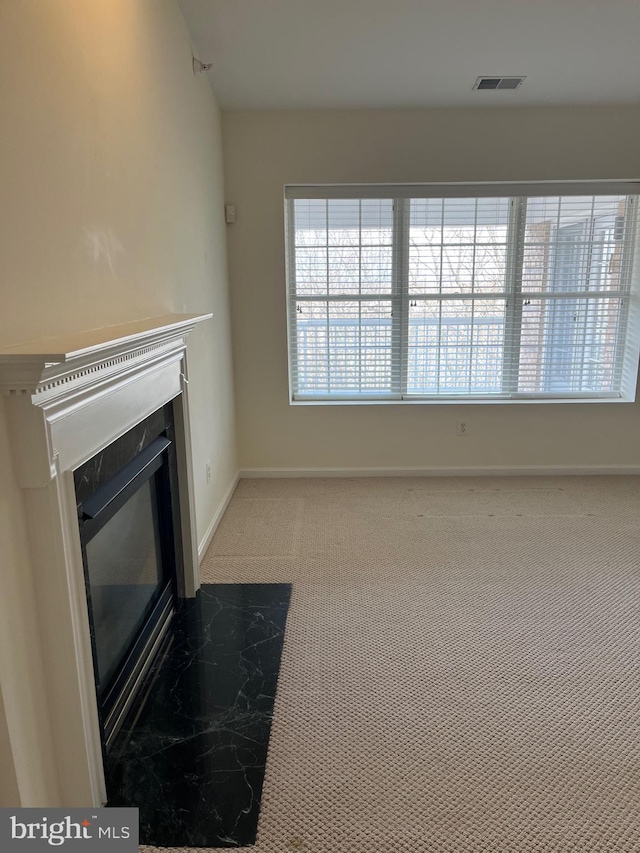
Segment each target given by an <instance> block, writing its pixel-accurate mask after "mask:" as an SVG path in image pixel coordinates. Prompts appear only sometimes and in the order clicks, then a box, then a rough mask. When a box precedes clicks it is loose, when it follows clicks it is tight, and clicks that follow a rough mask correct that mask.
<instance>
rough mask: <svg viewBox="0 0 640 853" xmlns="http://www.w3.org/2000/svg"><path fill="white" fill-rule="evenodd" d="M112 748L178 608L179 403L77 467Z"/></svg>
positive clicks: (106, 734) (101, 691)
mask: <svg viewBox="0 0 640 853" xmlns="http://www.w3.org/2000/svg"><path fill="white" fill-rule="evenodd" d="M74 483H75V489H76V497H77V499H78V523H79V528H80V542H81V547H82V561H83V565H84V578H85V585H86V591H87V606H88V612H89V626H90V630H91V643H92V652H93V666H94V674H95V682H96V695H97V700H98V713H99V716H100V726H101V730H102V739H103V745H104V748H105V750H108V749H109V747H110V745H111V743H112V741H113V739H114V738H115V736H116V734H117V733H118V729H119V727H120V725H121V723H122V721H123V719H124V718H125V716H126V714H127V712H128V711H129V709H130V708H131V707H132V706H135V700H136V696H137V693H138V690H139V686H140V684H141V683H142V682H143V679H144V676H145V674H146V672H147V671H148V670H149V668H150V666H151V664H152V663H153V660H154V657H155V655H156V653H157V651H158V649H159V647H160V645H161V643H162V638H163V637H164V635H165V633H166V631H167V629H168V627H169V623H170V621H171V619H172V617H173V615H174V612H175V604H176V597H177V578H178V574H181V569H182V552H181V548H180V537H179V531H180V518H179V512H180V509H179V496H178V477H177V466H176V453H175V433H174V427H173V405H172V404H168V405H166V406H164V407H163V408H162V409H160V410H159V411H158V412H155V413H154V414H152V415H150V416H149V417H148V418H146V419H145V420H144V421H143V422H142V423H140V424H137V425H136V426H135V427H134V428H133V429H131V430H129V432H127V433H126V434H125V435H124V436H122V437H121V438H119V439H117V440H116V441H114V442H113V443H112V444H110V445H109V446H108V447H107V448H105V449H104V450H102V451H101V452H100V453H98V454H96V455H95V456H94V457H93V458H91V459H90V460H88V461H87V462H85V463H84V464H83V465H81V466H80V467H78V468H77V469H76V470H75V471H74Z"/></svg>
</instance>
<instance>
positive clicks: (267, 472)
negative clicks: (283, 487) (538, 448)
mask: <svg viewBox="0 0 640 853" xmlns="http://www.w3.org/2000/svg"><path fill="white" fill-rule="evenodd" d="M596 474H640V465H524V466H519V467H515V466H513V467H512V466H509V465H489V466H472V467H468V468H465V467H433V468H242V469H241V470H240V479H245V480H251V479H258V478H266V477H274V478H275V477H283V478H287V477H292V478H293V477H527V476H531V477H541V476H544V477H550V476H551V477H565V476H583V477H584V476H592V475H596Z"/></svg>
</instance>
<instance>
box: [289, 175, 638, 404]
mask: <svg viewBox="0 0 640 853" xmlns="http://www.w3.org/2000/svg"><path fill="white" fill-rule="evenodd" d="M544 195H550V196H554V195H558V196H560V195H561V196H571V195H573V196H579V195H627V196H631V197H635V200H636V204H635V205H634V208H633V212H632V216H631V218H630V229H629V230H630V232H631V233H632V234H633V235H634V236H633V237H631V238H630V243H631V244H635V246H636V247H637V248H638V250H637V251H635V252H634V256H633V267H632V268H631V269H629V271H628V277H629V291H628V292H625V291H610V290H607V291H590V292H589V297H590V298H598V296H602V297H606V298H611V297H612V296H613V297H615V296H616V295H618V296H619V297H620V298H628V300H629V307H628V311H627V312H626V313H625V329H624V331H623V333H622V335H621V338H620V344H621V345H622V347H623V352H622V354H621V356H620V361H621V382H620V388H621V391H620V392H602V393H601V394H596V395H594V394H592V393H583V394H580V393H578V394H572V395H571V396H566V395H565V394H561V393H559V394H554V393H551V392H549V393H544V394H531V393H523V392H517V391H516V390H515V389H512V390H511V391H510V392H505V393H495V394H490V395H471V394H469V395H462V394H461V395H445V394H440V395H432V396H429V395H419V394H402V393H401V389H402V388H403V387H406V381H404V380H405V379H406V377H405V376H404V374H405V373H406V370H407V365H408V358H406V357H405V358H403V357H402V355H401V354H400V355H399V356H398V355H396V357H399V363H400V368H401V373H400V377H399V380H398V387H397V388H395V390H394V391H393V392H391V393H388V392H381V393H379V394H378V393H372V394H369V395H367V394H359V395H358V396H357V397H354V396H352V395H351V394H349V393H345V394H344V395H342V394H339V393H332V394H330V395H322V394H313V395H300V394H296V393H295V392H294V389H293V375H294V371H293V364H294V359H297V340H296V334H295V333H294V329H295V322H294V321H295V318H292V312H293V311H295V310H296V303H297V302H299V301H313V300H317V299H318V297H317V296H297V295H296V296H294V294H293V293H292V288H291V286H290V282H291V278H292V271H293V270H294V269H295V245H294V244H295V240H294V239H291V237H292V236H293V234H294V230H293V229H292V228H291V224H292V223H293V222H294V204H295V201H296V200H297V199H328V200H333V199H354V198H357V199H367V198H369V199H393V200H394V201H396V202H400V203H399V204H397V203H396V204H394V214H393V231H394V238H393V241H392V246H393V265H394V268H395V267H396V265H397V266H398V267H400V270H399V272H398V273H397V274H396V273H395V272H394V275H393V286H392V291H391V295H390V296H389V297H388V298H389V299H390V301H391V302H392V304H393V307H394V311H393V313H394V315H395V314H396V310H395V309H396V308H401V310H400V311H399V312H398V313H399V314H400V322H399V323H397V322H396V323H394V324H393V330H392V335H393V338H394V343H393V344H392V357H393V353H394V352H395V351H396V349H397V352H398V353H401V348H402V340H403V339H405V335H406V333H407V326H408V317H407V316H405V315H407V314H408V310H407V309H408V305H409V301H410V298H412V297H413V296H414V294H409V293H408V291H407V292H406V293H405V284H406V282H407V280H408V245H407V246H404V243H405V242H406V243H407V244H408V240H409V229H408V228H406V227H405V222H406V217H407V216H408V210H409V201H410V199H412V198H438V199H440V198H444V199H447V198H474V197H475V198H483V197H485V198H486V197H489V198H492V197H501V198H509V199H510V201H511V213H510V219H509V222H510V224H509V231H508V233H518V231H519V230H520V228H521V225H522V220H523V218H524V217H525V216H526V200H527V198H529V197H536V196H544ZM639 196H640V180H637V179H632V180H621V181H598V180H596V181H588V182H584V181H581V182H577V181H570V182H567V181H546V182H519V183H512V182H504V183H493V182H491V183H488V182H475V183H428V184H322V185H310V184H288V185H285V187H284V202H285V203H284V240H285V258H286V308H287V355H288V386H289V403H290V405H293V406H298V405H302V406H309V405H321V406H327V405H330V406H331V405H338V406H345V405H346V406H361V405H374V406H377V405H399V404H400V405H425V404H426V405H434V404H435V405H497V404H499V405H504V404H505V403H509V404H519V405H521V404H528V405H530V404H532V403H541V404H546V403H554V404H558V403H566V404H574V403H579V404H584V403H592V404H593V403H628V402H635V400H636V387H637V380H638V363H639V360H640V287H639V286H638V285H639V284H640V281H639V279H640V258H639V256H640V215H639V210H638V208H639V206H640V198H639ZM402 202H405V203H404V204H403V203H402ZM512 216H513V217H514V221H513V222H512V219H511V217H512ZM398 234H400V235H402V237H403V240H400V239H398V238H397V235H398ZM404 238H406V239H404ZM399 249H400V250H399ZM507 252H508V256H507V267H508V268H507V273H506V276H505V279H506V285H507V286H506V288H505V291H504V292H503V293H500V294H497V293H496V294H487V298H490V297H492V298H496V297H503V296H504V297H506V298H507V301H508V302H511V303H512V305H511V306H510V307H508V308H507V311H506V313H505V322H506V327H505V340H506V338H507V331H508V332H509V341H510V343H509V349H510V351H511V353H513V348H514V347H516V348H518V349H519V342H517V341H516V340H514V338H516V337H517V338H519V336H520V333H521V323H518V322H517V317H518V315H521V311H522V306H523V301H524V299H526V298H536V299H540V294H539V293H528V292H523V291H522V289H521V275H522V259H521V257H520V258H518V255H521V254H522V245H521V241H519V240H512V241H509V244H508V248H507ZM513 253H516V256H515V257H511V258H510V257H509V256H511V255H512V254H513ZM509 267H511V272H510V271H509ZM511 288H513V289H511ZM385 296H386V295H385ZM415 296H416V298H420V299H423V298H430V299H431V298H432V299H434V300H436V301H438V300H442V299H443V296H442V294H428V295H425V294H422V295H421V294H415ZM451 296H452V295H450V294H447V297H446V298H447V299H448V298H451ZM510 296H511V298H509V297H510ZM584 296H585V292H584V291H578V292H575V293H571V292H561V293H559V294H557V295H553V296H550V295H549V294H546V295H545V296H544V298H545V299H549V298H551V299H564V298H584ZM339 298H344V299H345V300H351V301H353V299H354V296H352V295H349V294H344V295H341V296H338V297H336V296H335V295H334V296H333V297H331V301H336V299H339ZM364 298H365V299H366V298H367V297H366V296H365V297H364ZM370 298H371V299H372V300H380V298H381V296H380V295H379V294H376V295H371V297H370ZM453 298H455V295H453ZM458 298H460V299H462V298H466V299H469V298H470V296H469V295H468V294H460V296H459V297H458ZM474 298H478V297H474ZM356 299H357V300H358V301H361V300H362V299H363V297H362V295H359V296H358V297H356ZM398 336H399V341H398V340H397V337H398ZM508 351H509V350H507V346H506V345H505V352H504V362H505V363H507V362H508V363H510V364H513V355H511V357H509V358H508V356H507V353H508ZM503 376H506V373H504V372H503Z"/></svg>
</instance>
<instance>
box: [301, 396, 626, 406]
mask: <svg viewBox="0 0 640 853" xmlns="http://www.w3.org/2000/svg"><path fill="white" fill-rule="evenodd" d="M549 403H551V404H558V403H561V404H563V405H566V404H572V405H573V404H576V403H577V404H583V405H584V404H585V403H586V404H589V405H593V404H598V405H601V404H603V403H606V404H608V403H635V399H632V398H629V397H623V396H616V397H515V398H514V397H493V398H492V397H466V398H458V397H444V398H438V399H435V398H424V397H422V398H414V399H405V400H399V399H383V400H374V399H367V400H354V399H342V400H340V399H318V398H310V399H296V400H294V399H290V400H289V405H290V406H478V405H480V406H504V405H507V406H512V405H516V406H520V405H527V406H530V405H532V404H534V405H535V404H542V405H547V404H549Z"/></svg>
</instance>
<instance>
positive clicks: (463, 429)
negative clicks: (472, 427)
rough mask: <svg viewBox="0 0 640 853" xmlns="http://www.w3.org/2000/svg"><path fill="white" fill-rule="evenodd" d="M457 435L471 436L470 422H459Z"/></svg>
mask: <svg viewBox="0 0 640 853" xmlns="http://www.w3.org/2000/svg"><path fill="white" fill-rule="evenodd" d="M456 433H457V434H458V435H469V422H468V421H458V423H457V426H456Z"/></svg>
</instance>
